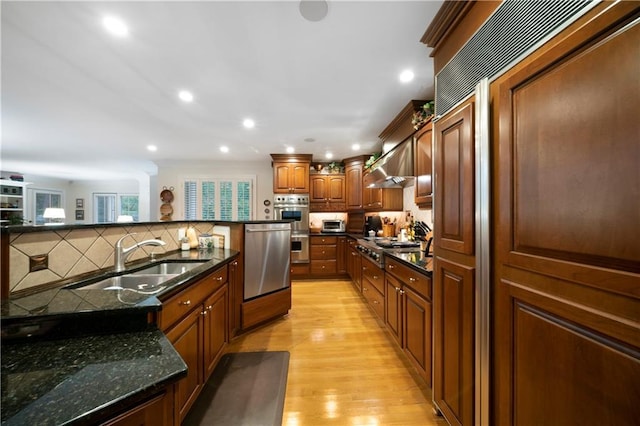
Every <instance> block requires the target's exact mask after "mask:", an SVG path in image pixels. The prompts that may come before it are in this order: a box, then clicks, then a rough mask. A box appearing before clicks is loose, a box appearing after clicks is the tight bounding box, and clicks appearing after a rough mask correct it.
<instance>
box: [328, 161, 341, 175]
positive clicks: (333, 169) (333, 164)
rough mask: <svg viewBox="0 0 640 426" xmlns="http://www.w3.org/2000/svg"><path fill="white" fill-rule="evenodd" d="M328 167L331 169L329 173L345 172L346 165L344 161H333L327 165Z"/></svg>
mask: <svg viewBox="0 0 640 426" xmlns="http://www.w3.org/2000/svg"><path fill="white" fill-rule="evenodd" d="M327 169H328V170H329V173H341V172H344V165H343V164H342V163H338V162H336V161H332V162H331V163H329V164H328V165H327Z"/></svg>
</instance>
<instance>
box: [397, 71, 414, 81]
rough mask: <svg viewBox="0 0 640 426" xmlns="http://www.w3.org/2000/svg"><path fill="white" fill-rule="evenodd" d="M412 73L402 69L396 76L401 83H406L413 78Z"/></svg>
mask: <svg viewBox="0 0 640 426" xmlns="http://www.w3.org/2000/svg"><path fill="white" fill-rule="evenodd" d="M413 77H414V74H413V71H411V70H404V71H402V72H401V73H400V76H399V77H398V78H399V79H400V81H401V82H402V83H408V82H410V81H411V80H413Z"/></svg>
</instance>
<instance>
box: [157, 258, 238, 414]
mask: <svg viewBox="0 0 640 426" xmlns="http://www.w3.org/2000/svg"><path fill="white" fill-rule="evenodd" d="M228 294H229V293H228V271H227V265H225V266H223V267H221V268H218V269H216V270H215V271H214V272H212V273H211V274H209V275H208V276H206V277H205V278H202V279H200V280H198V281H196V282H194V283H193V284H191V285H189V286H188V287H186V288H185V289H184V290H181V291H180V292H179V293H177V294H175V295H172V296H170V297H169V298H168V299H167V300H163V303H162V307H163V309H162V311H160V313H159V315H158V326H159V327H160V328H161V329H162V331H164V333H165V334H166V336H167V338H168V339H169V341H170V342H171V343H172V344H173V346H174V348H175V349H176V351H177V352H178V353H179V354H180V356H181V357H182V359H183V360H184V362H185V364H187V368H188V370H187V377H185V378H183V379H181V380H180V381H178V382H177V383H176V384H175V385H174V389H175V408H174V410H175V424H180V423H181V422H182V420H183V419H184V418H185V416H186V414H187V413H188V411H189V409H190V408H191V406H192V405H193V403H194V402H195V401H196V399H197V397H198V395H200V392H201V391H202V388H203V386H204V384H205V383H206V381H207V380H208V379H209V376H210V375H211V373H212V372H213V369H214V368H215V365H216V363H217V362H218V360H219V359H220V357H221V356H222V353H223V350H224V347H225V346H226V344H227V343H228V340H229V339H228V336H229V335H228V324H229V323H228V312H229V309H228V304H229V299H228Z"/></svg>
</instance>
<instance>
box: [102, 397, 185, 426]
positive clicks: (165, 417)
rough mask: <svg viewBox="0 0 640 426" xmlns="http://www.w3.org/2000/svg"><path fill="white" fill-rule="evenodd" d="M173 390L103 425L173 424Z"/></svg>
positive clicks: (149, 425)
mask: <svg viewBox="0 0 640 426" xmlns="http://www.w3.org/2000/svg"><path fill="white" fill-rule="evenodd" d="M172 398H173V394H172V393H171V392H163V393H162V394H160V395H158V396H155V397H153V398H152V399H150V400H148V401H146V402H144V403H142V404H140V405H139V406H137V407H136V408H134V409H132V410H129V411H127V412H126V413H123V414H121V415H119V416H118V417H116V418H114V419H112V420H109V421H107V422H105V423H102V424H101V425H102V426H171V425H173V423H174V422H173V410H172V408H173V403H172V401H171V399H172Z"/></svg>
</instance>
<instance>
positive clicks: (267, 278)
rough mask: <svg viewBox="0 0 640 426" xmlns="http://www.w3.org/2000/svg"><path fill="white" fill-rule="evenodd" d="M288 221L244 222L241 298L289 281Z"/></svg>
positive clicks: (279, 286) (289, 229) (289, 235)
mask: <svg viewBox="0 0 640 426" xmlns="http://www.w3.org/2000/svg"><path fill="white" fill-rule="evenodd" d="M290 247H291V224H289V223H260V224H246V225H245V226H244V256H245V260H244V300H245V301H247V300H250V299H254V298H256V297H260V296H264V295H265V294H269V293H273V292H275V291H278V290H282V289H285V288H287V287H289V286H290V285H291V277H290V265H291V249H290Z"/></svg>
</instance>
